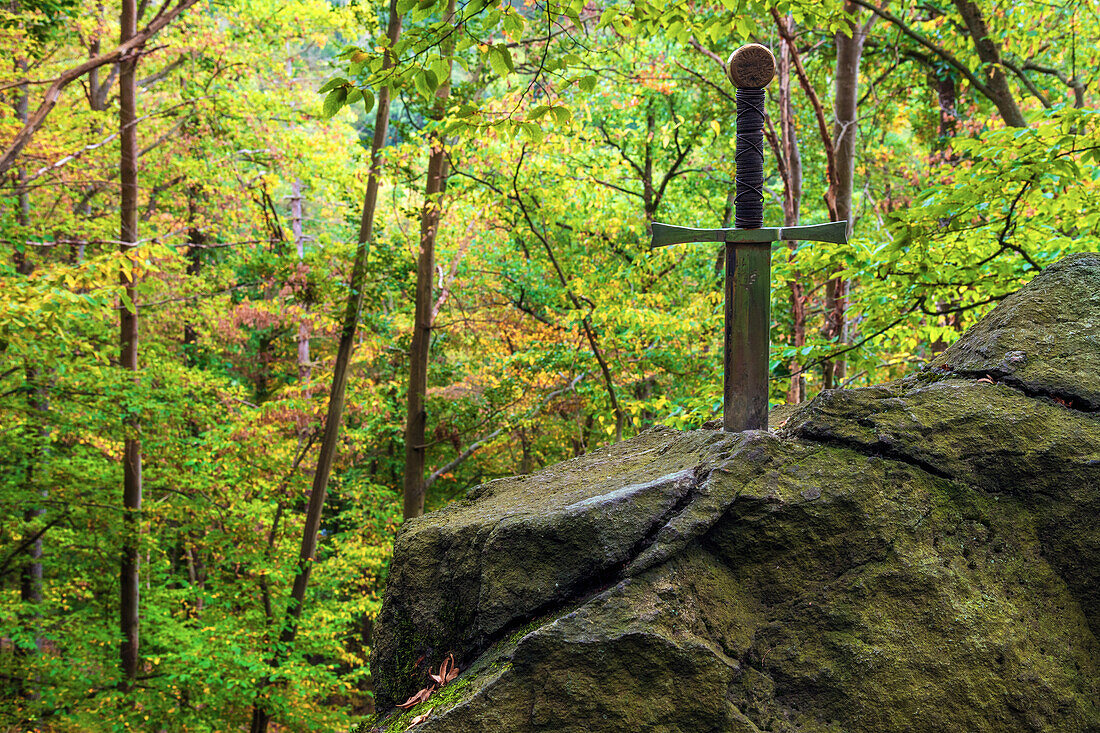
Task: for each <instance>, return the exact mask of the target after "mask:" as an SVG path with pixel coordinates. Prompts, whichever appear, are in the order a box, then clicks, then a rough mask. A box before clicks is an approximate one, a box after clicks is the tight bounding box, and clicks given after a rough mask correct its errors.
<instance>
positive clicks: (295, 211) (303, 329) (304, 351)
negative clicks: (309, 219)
mask: <svg viewBox="0 0 1100 733" xmlns="http://www.w3.org/2000/svg"><path fill="white" fill-rule="evenodd" d="M290 231H291V233H292V234H293V236H294V247H295V249H296V250H297V251H298V262H299V263H302V262H304V260H305V257H306V245H305V240H304V239H303V238H302V182H301V181H300V180H298V179H297V178H295V179H294V184H293V186H292V187H291V195H290ZM308 307H309V304H308V303H304V302H303V304H302V310H303V313H302V320H301V321H300V322H299V323H298V382H299V383H300V384H301V386H302V389H303V390H305V388H306V387H308V386H309V380H310V378H311V377H312V375H313V365H312V363H311V362H310V360H309V322H308V318H307V316H308V315H309V312H308ZM301 430H302V428H301V427H299V433H301Z"/></svg>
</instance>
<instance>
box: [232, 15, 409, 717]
mask: <svg viewBox="0 0 1100 733" xmlns="http://www.w3.org/2000/svg"><path fill="white" fill-rule="evenodd" d="M400 34H401V15H400V14H399V13H398V12H397V0H390V6H389V21H388V23H387V26H386V36H387V38H388V39H389V45H390V47H392V46H393V45H394V44H395V43H397V38H398V36H399V35H400ZM386 65H387V66H388V65H390V60H389V59H388V58H387V60H386ZM389 122H390V93H389V90H388V88H387V87H382V88H381V89H379V90H378V111H377V113H376V114H375V117H374V140H373V142H372V143H371V167H370V173H369V175H368V177H367V190H366V193H365V194H364V196H363V216H362V218H361V219H360V222H359V244H358V246H357V247H356V250H355V263H354V265H352V270H351V282H350V283H349V289H350V294H349V295H348V302H347V307H346V309H345V310H344V319H343V324H342V326H341V329H340V345H339V348H338V349H337V352H336V363H335V365H334V366H333V372H332V387H331V389H330V391H329V400H328V412H327V414H326V415H325V431H324V434H323V435H322V436H321V449H320V453H319V455H318V456H317V470H316V471H314V473H313V486H312V490H311V492H310V495H309V505H308V506H307V507H306V523H305V527H304V528H303V529H302V545H301V548H300V549H299V552H298V572H297V574H296V575H295V577H294V587H293V588H292V589H291V591H290V603H289V604H288V605H287V611H286V613H287V618H286V623H285V625H284V626H283V630H282V632H281V633H280V634H279V644H278V646H277V647H276V651H275V652H274V654H273V657H272V659H271V660H270V663H271V666H273V667H277V666H279V662H280V659H281V655H282V654H283V653H285V652H281V651H280V650H285V649H288V648H289V647H290V646H291V645H293V643H294V639H295V637H296V636H297V634H298V619H299V618H300V617H301V613H302V603H303V602H304V601H305V596H306V587H307V586H308V585H309V575H310V571H311V570H312V569H313V558H314V555H315V554H316V553H317V538H318V535H319V534H320V530H321V511H322V509H324V504H325V494H326V493H327V491H328V480H329V476H330V475H331V473H332V463H333V459H334V458H335V456H336V443H337V440H338V439H339V437H340V420H341V417H342V415H343V412H344V394H345V389H346V388H347V382H348V365H349V364H350V363H351V355H352V352H353V351H354V350H355V332H356V330H357V328H358V327H359V312H360V311H361V310H362V307H363V287H364V285H365V281H366V274H367V255H368V254H369V253H370V244H371V242H372V240H373V239H374V212H375V209H376V208H377V205H378V186H379V182H380V179H381V176H382V148H383V147H384V146H385V144H386V135H387V133H388V131H389ZM270 684H271V681H270V679H265V680H264V681H263V682H262V683H261V685H260V689H259V690H258V691H257V696H256V701H255V703H254V705H253V707H252V722H251V725H250V727H249V731H250V733H266V731H267V725H268V723H269V722H271V713H270V711H269V710H268V707H267V699H266V695H267V687H268V686H269V685H270Z"/></svg>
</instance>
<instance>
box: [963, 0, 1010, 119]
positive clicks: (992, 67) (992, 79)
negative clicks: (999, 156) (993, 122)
mask: <svg viewBox="0 0 1100 733" xmlns="http://www.w3.org/2000/svg"><path fill="white" fill-rule="evenodd" d="M954 2H955V7H956V8H957V9H958V11H959V15H961V16H962V19H963V22H964V23H966V29H967V31H969V32H970V38H971V39H972V40H973V41H974V46H975V47H976V48H977V50H978V58H979V59H981V61H982V66H983V67H984V68H985V77H986V86H987V87H988V88H989V97H990V99H991V100H993V104H995V105H996V106H997V111H998V112H1000V113H1001V118H1002V119H1004V121H1005V124H1006V125H1008V126H1009V127H1027V120H1025V119H1024V113H1023V112H1021V111H1020V107H1019V105H1017V104H1016V98H1015V97H1014V96H1012V90H1011V89H1009V86H1008V77H1007V76H1006V75H1005V71H1004V65H1003V63H1002V60H1001V49H1000V47H998V45H997V44H996V43H994V41H993V38H992V37H991V36H990V35H989V26H987V25H986V22H985V16H983V15H982V10H981V8H979V7H978V5H977V3H975V2H973V0H954Z"/></svg>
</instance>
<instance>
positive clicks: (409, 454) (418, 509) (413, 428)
mask: <svg viewBox="0 0 1100 733" xmlns="http://www.w3.org/2000/svg"><path fill="white" fill-rule="evenodd" d="M454 10H455V2H454V0H450V2H448V3H447V18H448V20H449V19H450V18H452V17H453V16H454ZM451 38H453V36H451ZM453 55H454V42H453V41H449V42H448V45H447V47H446V48H444V49H443V56H444V58H446V59H447V69H448V71H447V78H446V79H444V80H443V81H442V84H440V86H439V90H438V91H437V92H436V102H435V115H436V116H437V117H441V116H442V114H443V110H444V109H445V107H446V103H447V99H448V98H449V97H450V94H451V80H450V64H451V57H452V56H453ZM446 180H447V151H446V149H445V146H444V142H443V138H442V137H441V136H439V135H438V134H433V135H432V137H431V153H430V154H429V156H428V180H427V183H426V185H425V189H424V206H423V208H422V209H421V211H420V252H419V256H418V257H417V262H416V312H415V315H414V317H413V335H412V345H411V346H410V348H409V391H408V410H407V413H406V418H405V480H404V500H405V501H404V518H405V519H406V520H408V519H412V518H413V517H419V516H420V515H421V514H423V513H424V495H425V493H426V489H425V483H424V466H425V462H426V448H425V439H424V436H425V433H426V430H427V421H428V415H427V412H426V411H425V407H424V395H425V393H426V392H427V388H428V351H429V349H430V347H431V337H432V280H433V278H434V277H435V241H436V235H437V234H438V232H439V216H440V197H441V195H442V193H443V189H444V187H445V186H446Z"/></svg>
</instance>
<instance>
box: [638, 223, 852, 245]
mask: <svg viewBox="0 0 1100 733" xmlns="http://www.w3.org/2000/svg"><path fill="white" fill-rule="evenodd" d="M798 240H805V241H809V242H833V243H835V244H847V243H848V222H847V221H831V222H828V223H826V224H809V225H807V226H797V227H764V228H762V229H695V228H694V227H679V226H675V225H673V224H661V223H659V222H653V240H652V242H651V243H650V245H649V246H650V247H665V246H668V245H670V244H685V243H688V242H729V243H731V244H739V243H745V244H751V243H760V242H780V241H798Z"/></svg>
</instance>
